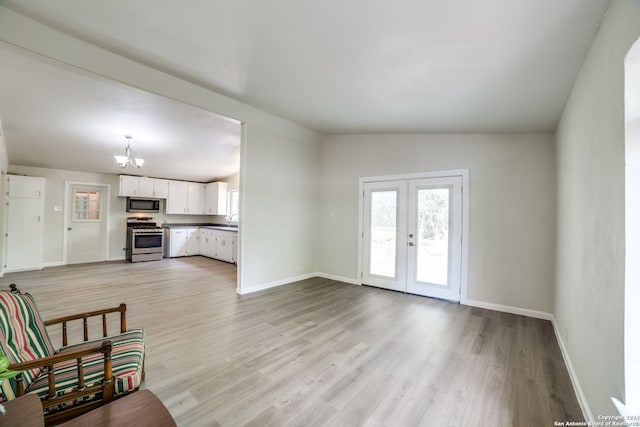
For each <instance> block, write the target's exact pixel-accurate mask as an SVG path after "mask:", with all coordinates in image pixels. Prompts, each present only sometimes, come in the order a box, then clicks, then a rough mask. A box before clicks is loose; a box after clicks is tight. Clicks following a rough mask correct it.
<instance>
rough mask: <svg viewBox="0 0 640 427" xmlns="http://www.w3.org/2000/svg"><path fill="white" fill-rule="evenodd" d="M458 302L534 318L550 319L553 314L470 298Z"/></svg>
mask: <svg viewBox="0 0 640 427" xmlns="http://www.w3.org/2000/svg"><path fill="white" fill-rule="evenodd" d="M460 304H463V305H470V306H472V307H480V308H486V309H488V310H494V311H502V312H504V313H511V314H519V315H521V316H527V317H533V318H536V319H543V320H552V319H553V314H551V313H546V312H544V311H538V310H530V309H528V308H521V307H512V306H509V305H500V304H493V303H490V302H484V301H476V300H472V299H465V300H461V301H460Z"/></svg>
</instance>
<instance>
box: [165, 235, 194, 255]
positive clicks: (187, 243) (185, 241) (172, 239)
mask: <svg viewBox="0 0 640 427" xmlns="http://www.w3.org/2000/svg"><path fill="white" fill-rule="evenodd" d="M199 237H200V236H199V229H198V228H182V227H181V228H171V229H170V230H169V243H168V244H167V243H166V242H165V244H167V247H166V248H165V256H168V257H170V258H175V257H180V256H191V255H200V243H199V242H200V239H199Z"/></svg>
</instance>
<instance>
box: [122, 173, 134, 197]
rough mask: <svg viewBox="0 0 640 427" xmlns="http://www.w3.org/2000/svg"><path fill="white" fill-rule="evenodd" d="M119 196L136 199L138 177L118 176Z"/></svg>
mask: <svg viewBox="0 0 640 427" xmlns="http://www.w3.org/2000/svg"><path fill="white" fill-rule="evenodd" d="M118 195H119V196H123V197H137V196H138V177H137V176H129V175H120V192H119V193H118Z"/></svg>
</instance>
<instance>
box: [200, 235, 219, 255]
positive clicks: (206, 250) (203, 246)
mask: <svg viewBox="0 0 640 427" xmlns="http://www.w3.org/2000/svg"><path fill="white" fill-rule="evenodd" d="M200 255H202V256H206V257H209V258H215V256H216V238H215V235H214V233H213V231H212V230H207V229H206V228H201V229H200Z"/></svg>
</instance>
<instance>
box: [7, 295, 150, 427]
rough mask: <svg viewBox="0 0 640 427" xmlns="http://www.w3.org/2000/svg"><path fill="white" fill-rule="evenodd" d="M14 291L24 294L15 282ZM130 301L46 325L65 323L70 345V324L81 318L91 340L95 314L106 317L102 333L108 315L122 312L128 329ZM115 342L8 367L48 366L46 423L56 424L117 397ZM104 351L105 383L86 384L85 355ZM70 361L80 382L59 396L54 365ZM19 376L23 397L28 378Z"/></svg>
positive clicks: (18, 388)
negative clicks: (88, 398) (99, 395)
mask: <svg viewBox="0 0 640 427" xmlns="http://www.w3.org/2000/svg"><path fill="white" fill-rule="evenodd" d="M11 292H14V293H17V294H20V293H21V292H20V291H19V290H18V289H17V287H16V286H15V285H13V284H12V285H11ZM126 311H127V306H126V304H120V305H119V306H118V307H112V308H107V309H103V310H96V311H90V312H86V313H79V314H72V315H69V316H63V317H58V318H55V319H51V320H46V321H44V324H45V326H52V325H56V324H61V326H62V346H63V347H65V346H67V345H68V337H67V323H68V322H72V321H77V320H82V323H83V335H84V336H83V338H84V341H85V342H86V341H88V340H89V327H88V319H89V318H91V317H96V316H102V336H103V337H104V338H108V336H109V335H108V331H107V314H110V313H120V333H124V332H126V330H127V319H126ZM111 351H112V343H111V341H110V340H109V339H106V340H104V341H102V342H94V343H90V344H87V345H86V346H85V345H83V346H80V347H79V348H77V349H73V350H68V351H67V350H63V351H62V352H60V353H57V354H55V355H52V356H48V357H44V358H40V359H36V360H32V361H29V362H21V363H14V364H10V365H9V367H8V369H10V370H12V371H25V370H30V369H35V368H42V367H44V369H45V371H46V372H47V376H48V380H49V381H48V382H49V393H48V396H47V397H46V398H44V399H41V403H42V409H43V410H46V409H49V408H51V411H50V412H49V413H48V414H46V415H45V423H46V425H55V424H57V423H60V422H62V421H65V420H68V419H71V418H74V417H76V416H78V415H81V414H83V413H85V412H88V411H90V410H92V409H95V408H97V407H99V406H102V405H106V404H107V403H109V402H112V401H113V400H114V394H115V393H114V378H113V370H112V362H111ZM99 353H102V354H103V360H104V380H103V382H102V383H101V384H97V385H93V386H87V385H86V384H85V383H84V372H83V366H82V358H83V357H87V356H90V355H94V354H99ZM69 360H75V361H76V368H77V377H78V385H77V390H76V391H73V392H69V393H64V394H62V395H58V393H57V392H56V387H55V376H54V369H53V367H54V364H56V363H60V362H65V361H69ZM15 379H16V396H22V395H23V394H24V392H25V387H24V379H23V377H22V372H20V373H19V374H18V375H16V377H15ZM142 379H143V380H144V362H143V365H142ZM96 394H102V399H97V400H91V401H88V402H83V403H78V404H74V405H69V406H67V407H63V408H62V409H55V408H56V407H58V405H61V404H64V403H67V402H71V401H74V400H79V399H82V398H84V397H86V396H91V395H96Z"/></svg>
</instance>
